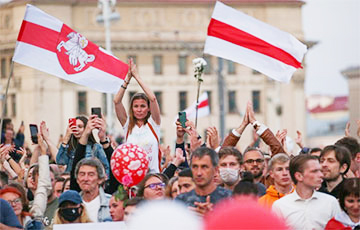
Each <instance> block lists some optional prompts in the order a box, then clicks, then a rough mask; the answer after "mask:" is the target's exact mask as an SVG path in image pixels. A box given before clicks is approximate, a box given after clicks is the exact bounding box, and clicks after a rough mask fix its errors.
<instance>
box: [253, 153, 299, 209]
mask: <svg viewBox="0 0 360 230" xmlns="http://www.w3.org/2000/svg"><path fill="white" fill-rule="evenodd" d="M289 163H290V158H289V156H288V155H286V154H285V153H279V154H276V155H275V156H274V157H273V158H271V160H270V161H269V165H268V168H269V175H270V177H271V178H272V179H273V180H274V185H270V187H269V188H268V189H267V190H266V194H265V195H264V196H262V197H260V198H259V203H260V204H261V205H263V206H264V207H267V208H270V209H271V206H272V204H273V203H274V202H275V201H276V200H278V199H280V198H281V197H283V196H285V195H287V194H289V193H291V192H293V191H294V187H293V186H292V181H291V177H290V172H289Z"/></svg>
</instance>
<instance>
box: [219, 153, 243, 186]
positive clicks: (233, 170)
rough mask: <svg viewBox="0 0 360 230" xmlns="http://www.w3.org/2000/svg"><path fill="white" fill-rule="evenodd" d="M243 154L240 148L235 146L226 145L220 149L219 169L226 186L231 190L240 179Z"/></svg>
mask: <svg viewBox="0 0 360 230" xmlns="http://www.w3.org/2000/svg"><path fill="white" fill-rule="evenodd" d="M241 163H242V156H241V153H240V152H239V150H237V149H236V148H233V147H224V148H222V149H220V151H219V171H220V178H221V180H222V182H223V183H224V187H225V188H226V189H229V190H231V191H233V190H234V187H235V185H236V184H237V183H238V182H239V181H240V179H241V178H240V170H241Z"/></svg>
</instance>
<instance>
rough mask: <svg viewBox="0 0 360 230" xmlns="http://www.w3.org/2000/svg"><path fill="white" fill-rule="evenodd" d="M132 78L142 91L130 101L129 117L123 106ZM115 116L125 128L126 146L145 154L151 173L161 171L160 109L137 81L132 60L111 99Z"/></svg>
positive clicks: (139, 81)
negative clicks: (129, 145)
mask: <svg viewBox="0 0 360 230" xmlns="http://www.w3.org/2000/svg"><path fill="white" fill-rule="evenodd" d="M132 77H133V78H135V80H136V81H137V83H138V84H139V85H140V87H141V88H142V90H143V91H144V92H145V94H143V93H137V94H135V95H134V96H133V97H132V98H131V101H130V108H129V114H128V113H127V112H126V110H125V107H124V105H123V103H122V99H123V97H124V93H125V90H126V89H127V86H128V85H129V83H130V80H131V78H132ZM114 104H115V111H116V116H117V118H118V119H119V121H120V123H121V125H122V126H123V128H124V133H125V140H126V143H133V144H136V145H138V146H140V147H142V148H143V149H144V150H145V151H146V152H147V154H148V158H149V170H150V172H151V173H156V172H159V171H160V159H161V155H160V151H159V138H160V122H161V119H160V108H159V104H158V102H157V100H156V97H155V94H154V93H153V92H152V91H151V90H150V88H149V87H147V86H146V85H145V83H144V82H143V80H142V79H141V78H140V76H139V73H138V71H137V69H136V65H135V64H134V62H133V60H132V59H130V60H129V72H128V75H127V76H126V78H125V80H124V83H123V85H122V86H121V88H120V89H119V91H118V93H117V94H116V95H115V97H114Z"/></svg>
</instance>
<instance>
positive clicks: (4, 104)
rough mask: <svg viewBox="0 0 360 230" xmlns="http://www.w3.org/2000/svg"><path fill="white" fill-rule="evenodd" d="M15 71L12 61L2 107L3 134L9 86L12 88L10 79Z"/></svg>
mask: <svg viewBox="0 0 360 230" xmlns="http://www.w3.org/2000/svg"><path fill="white" fill-rule="evenodd" d="M13 70H14V61H13V60H11V63H10V73H9V77H8V81H7V85H6V90H5V95H4V98H3V107H2V114H1V123H0V127H1V132H2V126H3V123H4V117H5V108H6V102H7V95H8V91H9V86H10V79H11V76H12V74H13Z"/></svg>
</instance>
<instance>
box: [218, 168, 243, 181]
mask: <svg viewBox="0 0 360 230" xmlns="http://www.w3.org/2000/svg"><path fill="white" fill-rule="evenodd" d="M220 178H221V180H222V181H223V182H224V183H225V184H234V183H235V182H236V181H237V180H238V179H239V170H238V169H232V168H220Z"/></svg>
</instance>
